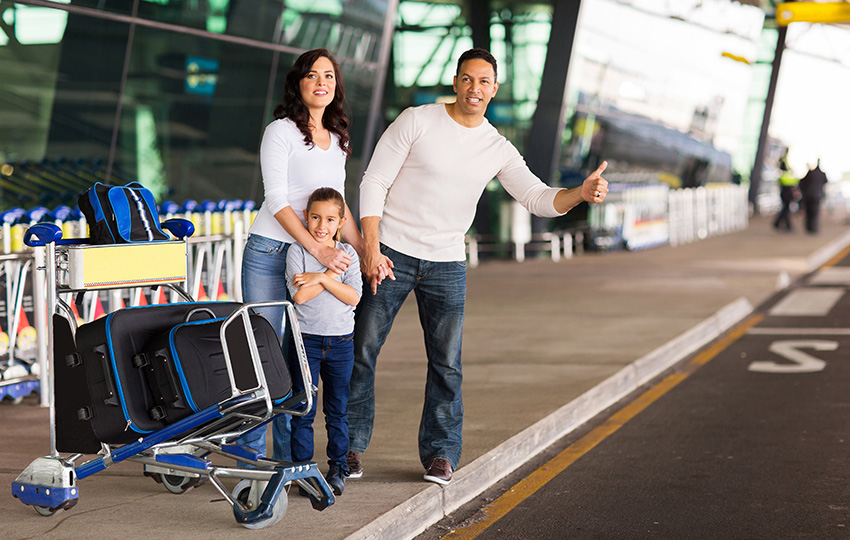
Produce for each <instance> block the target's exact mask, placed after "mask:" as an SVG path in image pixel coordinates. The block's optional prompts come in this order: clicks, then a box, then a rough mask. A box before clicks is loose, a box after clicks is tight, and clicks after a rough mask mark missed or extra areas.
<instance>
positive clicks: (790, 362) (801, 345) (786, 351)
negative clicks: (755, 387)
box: [747, 339, 838, 373]
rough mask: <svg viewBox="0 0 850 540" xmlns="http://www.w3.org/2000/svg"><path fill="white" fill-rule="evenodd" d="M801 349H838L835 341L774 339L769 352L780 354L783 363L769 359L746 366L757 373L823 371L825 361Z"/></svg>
mask: <svg viewBox="0 0 850 540" xmlns="http://www.w3.org/2000/svg"><path fill="white" fill-rule="evenodd" d="M802 349H814V350H816V351H834V350H836V349H838V342H837V341H824V340H819V339H815V340H811V341H774V342H773V343H771V344H770V347H768V350H770V352H772V353H774V354H776V355H777V356H781V357H782V358H783V359H784V360H786V362H785V363H781V364H780V363H779V362H774V361H772V360H770V361H757V362H752V363H751V364H750V366H749V367H748V368H747V369H749V370H750V371H756V372H759V373H817V372H818V371H823V370H824V368H825V367H826V362H825V361H823V360H821V359H820V358H817V357H815V356H812V355H811V354H809V353H807V352H805V351H803V350H802Z"/></svg>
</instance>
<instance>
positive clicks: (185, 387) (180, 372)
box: [168, 317, 227, 412]
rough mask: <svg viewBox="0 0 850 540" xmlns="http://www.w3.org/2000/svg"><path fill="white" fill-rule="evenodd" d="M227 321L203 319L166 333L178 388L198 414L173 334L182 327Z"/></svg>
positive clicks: (221, 318) (180, 325)
mask: <svg viewBox="0 0 850 540" xmlns="http://www.w3.org/2000/svg"><path fill="white" fill-rule="evenodd" d="M225 319H227V317H219V318H216V319H204V320H202V321H192V322H185V323H181V324H178V325H177V326H175V327H174V328H172V329H171V330H169V331H168V348H169V349H171V360H172V361H173V362H174V369H175V370H176V371H177V376H178V377H180V386H182V387H183V395H184V396H185V397H186V402H187V403H188V405H189V408H190V409H192V410H193V411H195V412H198V411H199V409H198V406H197V405H196V404H195V400H194V399H192V392H191V391H190V390H189V381H187V380H186V377H185V375H184V373H183V366H181V365H180V358H179V357H178V355H177V349H176V348H175V347H174V332H175V331H177V329H178V328H182V327H184V326H190V325H193V326H195V325H199V324H207V323H212V322H221V321H223V320H225Z"/></svg>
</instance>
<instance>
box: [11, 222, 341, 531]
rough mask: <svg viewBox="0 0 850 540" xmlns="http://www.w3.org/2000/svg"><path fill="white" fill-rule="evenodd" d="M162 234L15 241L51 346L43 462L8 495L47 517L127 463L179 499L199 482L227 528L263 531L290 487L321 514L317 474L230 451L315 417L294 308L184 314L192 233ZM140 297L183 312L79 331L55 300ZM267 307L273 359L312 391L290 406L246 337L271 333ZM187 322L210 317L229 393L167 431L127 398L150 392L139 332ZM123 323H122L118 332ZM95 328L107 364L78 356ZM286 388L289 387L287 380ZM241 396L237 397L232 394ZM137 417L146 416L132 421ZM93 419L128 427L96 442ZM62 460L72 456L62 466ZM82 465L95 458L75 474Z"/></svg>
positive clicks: (84, 353)
mask: <svg viewBox="0 0 850 540" xmlns="http://www.w3.org/2000/svg"><path fill="white" fill-rule="evenodd" d="M162 228H164V229H166V230H168V231H169V232H171V233H172V234H173V235H174V236H175V237H176V238H177V239H178V240H176V241H166V242H150V243H141V244H117V245H108V246H102V245H90V244H89V243H88V242H89V240H88V239H82V240H81V239H63V238H62V231H61V229H59V227H57V226H55V225H53V224H50V223H39V224H37V225H34V226H32V227H30V228H29V229H28V230H27V232H26V233H25V242H26V243H27V245H30V246H33V247H34V248H35V251H36V253H35V255H36V264H37V268H38V270H40V271H43V273H44V274H43V276H44V278H43V279H44V280H45V282H46V288H47V293H46V297H47V307H48V310H47V312H48V315H49V317H48V321H47V322H48V335H49V336H50V341H51V346H49V347H48V351H47V353H48V365H49V377H48V387H49V406H50V455H49V456H45V457H39V458H37V459H35V460H34V461H33V462H32V463H31V464H30V465H29V466H28V467H27V468H26V469H25V470H24V471H23V472H22V473H21V474H20V475H19V476H18V477H17V479H16V480H15V481H14V482H12V495H13V496H14V497H16V498H18V499H19V500H20V501H21V502H23V503H24V504H28V505H32V506H33V507H34V508H35V510H36V512H38V513H39V514H40V515H43V516H49V515H53V514H54V513H56V512H57V511H58V510H60V509H64V510H68V509H70V508H71V507H73V506H74V505H75V504H76V503H77V500H78V496H79V491H78V488H77V480H80V479H83V478H86V477H87V476H91V475H93V474H96V473H98V472H100V471H102V470H104V469H106V468H108V467H109V466H110V465H112V464H113V463H117V462H120V461H124V460H129V461H135V462H139V463H142V464H143V465H144V468H145V475H146V476H151V477H153V478H154V480H156V481H157V482H160V483H162V484H163V485H164V486H165V488H166V489H167V490H168V491H170V492H172V493H183V492H185V491H186V490H188V489H190V488H191V487H194V486H196V485H199V484H200V483H201V481H205V480H209V481H210V482H211V483H212V484H213V486H215V488H216V489H217V490H218V491H219V492H220V493H221V494H222V495H223V496H224V498H225V499H226V500H227V501H228V502H229V503H230V505H231V507H232V510H233V514H234V517H235V518H236V521H237V522H238V523H239V524H240V525H242V526H244V527H246V528H249V529H260V528H263V527H266V526H269V525H271V524H273V523H275V522H277V521H278V520H279V519H280V518H281V517H282V516H283V514H284V513H285V511H286V507H287V491H288V486H289V485H290V484H291V483H293V482H294V483H296V484H298V485H299V486H300V487H301V488H302V489H303V490H304V491H305V492H306V493H307V494H308V495H309V497H310V500H311V503H312V506H313V508H315V509H316V510H324V509H325V508H327V507H328V506H330V505H332V504H333V503H334V496H333V492H332V491H331V488H330V486H328V484H327V482H326V481H325V479H324V477H323V476H322V475H321V473H320V472H319V470H318V467H317V465H316V463H314V462H305V463H291V462H284V461H278V460H274V459H269V458H266V457H264V456H263V455H262V454H261V453H258V452H256V451H253V450H251V449H250V448H248V447H245V446H241V445H237V444H235V442H234V441H235V440H236V439H237V438H238V437H240V436H242V435H244V434H246V433H248V432H250V431H252V430H256V429H264V427H265V425H266V424H267V423H268V422H269V421H270V420H271V419H272V418H274V417H275V416H277V415H279V414H293V415H303V414H306V413H307V412H308V411H309V410H310V408H311V407H312V406H313V401H314V395H315V392H316V389H315V387H314V386H313V384H312V380H311V377H310V370H309V366H308V364H307V359H306V354H305V352H304V345H303V343H302V342H301V334H300V332H299V329H298V322H297V320H296V318H295V312H294V309H293V306H292V305H291V304H290V303H289V302H283V301H277V302H255V303H246V304H238V303H234V302H194V300H193V299H192V298H191V297H190V296H189V295H188V294H186V293H185V291H184V290H183V288H182V287H181V286H180V284H182V283H183V282H185V280H186V260H187V243H186V238H187V237H189V236H191V234H192V232H193V230H194V227H193V226H192V224H191V222H189V221H187V220H183V219H171V220H166V221H165V222H163V223H162ZM39 276H41V272H39ZM38 279H42V278H41V277H39V278H38ZM140 286H165V287H169V288H170V289H172V290H173V291H175V292H176V293H177V294H179V295H180V296H182V297H183V298H184V299H185V300H186V302H183V303H178V304H162V305H156V306H145V307H130V308H125V309H120V310H117V311H114V312H113V313H111V314H109V315H107V316H106V317H103V318H101V319H98V320H97V321H93V322H91V323H88V324H85V325H81V326H80V327H79V328H77V325H76V319H75V317H74V315H73V312H72V310H71V307H70V306H69V304H68V303H67V302H65V301H64V300H63V299H62V298H61V296H60V295H67V294H75V293H76V294H81V293H84V292H87V291H95V294H97V292H98V291H102V290H108V291H109V294H110V295H111V296H112V298H115V296H113V295H114V294H116V293H117V294H118V295H119V298H120V289H124V288H134V287H140ZM271 305H283V306H284V311H285V316H284V321H285V331H284V332H283V334H284V339H283V341H287V343H281V341H279V340H278V339H277V335H276V334H274V333H273V334H272V335H273V336H274V338H273V341H272V344H273V345H274V346H277V345H280V349H281V355H280V358H281V359H282V355H283V351H285V350H289V351H293V350H294V351H295V357H293V360H294V361H290V362H289V363H290V365H292V364H294V363H295V361H297V364H298V366H299V368H300V372H301V373H300V375H301V377H302V379H303V381H304V388H308V389H310V391H308V392H302V393H300V394H298V395H295V396H292V395H291V394H292V392H291V387H289V386H285V387H283V389H282V391H288V394H286V395H284V396H283V397H280V396H272V395H271V390H270V387H269V385H268V379H267V376H266V373H265V370H264V367H263V362H264V360H266V359H267V358H264V357H263V356H262V355H261V348H260V347H258V339H257V338H256V337H255V332H256V331H257V328H258V326H259V325H261V324H264V325H266V327H267V329H268V330H270V329H271V325H270V324H269V323H268V322H267V321H266V320H265V319H264V318H262V317H259V316H258V315H256V314H255V313H254V312H253V309H252V308H255V307H264V306H271ZM144 310H148V311H147V313H148V315H150V314H151V313H153V314H154V315H155V316H153V317H151V316H147V317H145V319H149V320H153V321H154V322H147V323H143V322H141V321H140V319H141V317H136V315H137V314H141V313H143V311H144ZM197 311H205V312H209V314H210V315H214V316H218V317H219V318H217V319H214V320H213V321H207V322H210V323H214V322H215V321H218V322H217V323H216V324H218V325H219V326H216V327H215V328H216V332H217V334H216V335H217V338H218V340H219V341H220V347H221V354H220V355H219V358H221V357H222V356H223V365H224V366H225V367H226V380H227V381H228V382H229V388H228V387H227V386H225V387H224V389H223V392H224V393H225V394H227V393H228V392H229V396H225V397H224V398H223V399H221V400H220V401H218V402H215V403H213V404H212V405H209V406H206V407H203V408H200V407H198V408H195V407H193V410H192V411H188V415H186V416H184V417H181V418H180V419H177V420H176V421H174V422H170V423H169V422H167V418H164V414H163V412H164V410H165V409H164V408H162V407H156V406H154V407H150V408H148V407H149V405H150V404H151V403H155V400H156V397H155V396H154V397H153V398H152V397H151V395H150V393H148V394H145V395H146V396H147V397H145V398H144V399H142V398H141V397H134V396H133V394H134V393H138V394H140V395H141V394H144V392H142V391H141V390H139V388H142V387H143V386H144V381H146V380H147V381H151V380H154V381H155V380H156V379H155V378H154V379H151V378H150V377H148V378H144V377H143V376H142V375H141V373H140V372H141V371H142V370H144V369H145V368H147V366H148V364H147V363H146V360H145V358H147V357H146V356H145V354H144V353H142V352H141V351H142V350H143V349H144V347H145V342H146V341H150V339H149V338H150V337H151V335H152V334H153V333H154V331H153V330H154V329H152V328H143V329H142V330H140V329H139V328H140V327H144V325H145V324H148V325H157V324H158V325H160V326H162V325H171V324H172V322H173V320H172V319H174V318H175V317H177V318H181V319H182V318H183V317H184V315H183V314H184V313H185V314H186V318H188V317H191V316H192V314H193V313H195V312H197ZM224 314H226V315H224ZM122 320H123V321H124V322H120V321H122ZM86 326H88V327H89V328H85V327H86ZM100 328H105V331H106V333H107V335H108V336H109V337H108V338H107V341H109V345H110V347H112V348H111V349H110V352H109V353H108V354H107V353H104V352H103V350H102V348H101V349H99V348H98V347H95V348H94V352H95V353H99V356H98V355H95V356H94V357H92V349H91V347H89V345H90V344H89V345H84V344H83V341H84V339H83V338H84V336H83V334H86V333H88V334H91V333H92V329H100ZM120 328H125V329H126V328H129V329H130V330H129V331H131V332H132V335H123V336H122V335H118V334H116V335H113V334H110V333H109V332H115V333H119V332H120V331H121V330H120ZM175 328H176V327H175ZM143 330H144V331H143ZM159 330H162V329H161V328H160V329H159ZM85 331H88V332H85ZM165 331H168V328H165ZM272 332H273V331H272ZM234 336H237V337H236V338H234ZM77 339H79V340H80V341H79V342H78V341H76V340H77ZM212 341H216V340H215V339H213V340H212ZM78 344H79V350H78ZM104 347H105V346H104ZM263 351H264V352H265V353H266V354H267V355H268V356H271V357H274V356H275V355H276V353H277V351H276V350H275V349H274V347H267V348H265V349H263ZM271 353H274V354H271ZM92 358H94V360H92ZM174 363H177V362H174ZM82 364H85V365H84V366H83V365H82ZM83 368H84V369H83ZM101 368H102V370H103V372H104V373H105V374H106V376H105V377H104V378H103V379H104V380H103V381H100V382H98V383H92V378H91V370H96V369H101ZM284 371H285V370H284ZM220 372H221V370H219V376H222V375H221V374H220ZM110 373H112V374H113V375H114V377H111V376H110ZM246 373H248V375H247V376H246V375H245V374H246ZM246 377H247V378H246ZM246 381H247V384H246ZM166 382H167V381H166ZM286 384H287V385H288V384H289V378H288V373H287V376H286ZM96 386H98V388H99V390H98V389H96V388H95V387H96ZM101 386H102V388H100V387H101ZM165 386H166V387H168V384H166V385H165ZM179 386H180V383H174V382H172V386H170V387H169V388H172V389H176V388H177V387H179ZM240 386H247V388H241V389H240ZM100 390H102V391H103V392H105V393H103V394H97V396H99V397H96V396H95V394H96V391H100ZM184 390H185V388H184ZM278 390H280V388H279V389H278ZM166 393H167V392H166ZM104 396H105V397H104ZM185 401H192V400H191V398H190V399H187V400H185ZM141 402H144V403H143V404H142V403H141ZM175 403H176V402H175ZM140 410H141V411H142V413H149V414H147V415H144V414H142V415H140V414H139V411H140ZM104 411H105V412H104ZM101 413H103V414H105V415H106V416H108V415H115V414H119V415H120V414H123V415H124V416H123V417H121V419H122V421H123V419H125V418H126V426H123V430H120V429H119V430H117V432H116V433H114V434H110V435H106V436H104V435H103V433H104V432H103V430H101V431H98V430H97V429H95V427H93V426H94V425H95V422H94V420H95V418H97V419H98V420H100V421H101V422H103V420H102V419H103V415H102V414H101ZM98 415H101V416H100V417H98ZM134 415H135V416H134ZM143 416H144V417H143ZM104 439H106V440H104ZM60 451H62V452H63V453H68V454H70V455H69V456H67V457H62V456H60V453H59V452H60ZM88 454H96V455H98V457H97V458H95V459H91V460H89V461H85V462H82V461H83V459H82V458H83V457H84V456H85V455H88ZM212 457H216V458H218V457H225V458H229V459H232V460H235V461H237V462H238V463H241V464H245V465H249V466H251V468H243V467H236V466H222V465H220V464H219V463H214V462H213V460H212V459H211V458H212ZM217 461H218V460H217ZM78 462H80V463H78ZM222 478H238V479H239V480H240V481H239V482H238V483H237V484H236V487H235V488H234V489H233V490H228V489H227V488H226V487H225V486H224V485H223V483H222V481H221V479H222Z"/></svg>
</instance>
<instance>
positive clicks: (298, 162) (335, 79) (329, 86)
mask: <svg viewBox="0 0 850 540" xmlns="http://www.w3.org/2000/svg"><path fill="white" fill-rule="evenodd" d="M344 101H345V89H344V87H343V83H342V77H341V76H340V70H339V65H338V64H337V62H336V60H334V58H333V56H332V55H331V53H330V52H329V51H328V50H327V49H314V50H311V51H307V52H305V53H304V54H302V55H301V56H299V57H298V59H297V60H296V61H295V64H293V66H292V69H290V70H289V73H288V74H287V75H286V81H285V82H284V87H283V100H282V101H281V102H280V103H279V104H278V106H277V107H276V108H275V110H274V117H275V120H274V121H272V123H270V124H269V125H268V126H267V127H266V130H265V133H264V134H263V140H262V143H261V144H260V167H261V170H262V175H263V189H264V195H265V200H264V201H263V204H262V206H261V207H260V210H259V212H258V214H257V217H256V219H255V220H254V223H253V225H251V229H250V231H249V236H248V241H247V244H246V245H245V252H244V255H243V258H242V298H243V301H245V302H258V301H264V300H285V299H287V292H286V253H287V251H288V249H289V246H290V245H292V243H294V242H298V243H299V244H300V245H301V246H302V247H303V248H304V249H305V250H307V251H308V252H309V253H310V254H311V255H313V256H314V257H315V258H316V259H317V260H318V261H319V262H320V263H321V264H323V265H324V266H325V267H327V268H328V269H330V270H332V271H334V272H337V273H340V274H341V273H343V272H345V271H346V270H347V269H348V266H349V264H350V263H351V257H350V256H349V255H348V254H347V253H346V252H345V251H343V250H340V249H336V248H334V247H329V246H326V245H323V244H320V243H319V242H317V241H316V240H315V239H314V238H313V236H312V235H311V234H310V233H309V232H308V231H307V228H306V227H305V225H304V223H303V222H302V221H301V218H300V217H299V216H303V215H304V209H305V207H306V205H307V198H308V197H309V196H310V194H311V193H312V192H313V191H314V190H315V189H317V188H320V187H332V188H334V189H336V190H337V191H339V192H340V193H345V161H346V159H347V158H348V157H349V156H350V155H351V149H350V147H349V136H348V119H347V117H346V115H345V112H344V111H343V108H342V104H343V102H344ZM345 212H346V215H351V211H350V210H349V208H348V205H346V207H345ZM343 238H344V239H345V241H346V242H347V243H349V244H351V246H352V247H353V248H354V249H355V251H357V252H358V253H361V252H362V250H363V238H362V237H361V235H360V232H359V230H358V229H357V225H356V224H355V223H354V220H347V221H346V223H345V225H344V226H343ZM258 311H262V313H263V315H265V317H266V318H268V319H269V321H270V322H271V323H272V326H273V327H274V328H275V329H276V330H277V331H278V333H280V329H281V325H282V321H283V307H273V308H264V309H261V310H258ZM273 425H274V429H273V432H274V453H273V455H274V458H275V459H281V460H285V461H291V456H290V450H289V417H288V416H281V417H278V418H276V419H275V420H274V422H273ZM264 435H265V430H264V429H258V430H257V431H256V432H254V433H250V434H248V435H246V436H244V437H242V438H241V439H240V443H241V444H246V445H248V446H251V447H252V448H254V449H256V450H258V451H263V450H264V449H265V444H264V442H265V441H264V438H265V437H264Z"/></svg>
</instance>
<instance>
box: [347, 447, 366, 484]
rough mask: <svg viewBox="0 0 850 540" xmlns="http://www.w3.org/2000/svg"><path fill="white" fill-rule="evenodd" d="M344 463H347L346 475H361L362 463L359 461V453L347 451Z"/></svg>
mask: <svg viewBox="0 0 850 540" xmlns="http://www.w3.org/2000/svg"><path fill="white" fill-rule="evenodd" d="M345 461H346V464H347V465H348V477H349V478H360V477H361V476H363V463H361V462H360V453H359V452H352V451H351V450H349V451H348V454H347V455H346V456H345Z"/></svg>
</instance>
